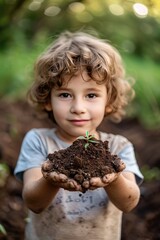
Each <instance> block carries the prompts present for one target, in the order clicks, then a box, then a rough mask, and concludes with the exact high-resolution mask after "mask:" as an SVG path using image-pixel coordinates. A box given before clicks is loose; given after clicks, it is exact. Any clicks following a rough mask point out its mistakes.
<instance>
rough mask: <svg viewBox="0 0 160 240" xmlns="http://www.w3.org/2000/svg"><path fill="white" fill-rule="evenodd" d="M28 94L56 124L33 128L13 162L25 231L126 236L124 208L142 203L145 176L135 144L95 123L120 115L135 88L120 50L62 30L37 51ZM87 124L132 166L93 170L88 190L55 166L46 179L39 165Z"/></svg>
mask: <svg viewBox="0 0 160 240" xmlns="http://www.w3.org/2000/svg"><path fill="white" fill-rule="evenodd" d="M28 96H29V99H30V101H31V102H32V103H33V104H34V105H36V106H37V107H39V108H41V109H42V110H43V111H46V112H48V115H49V116H50V117H51V118H52V119H53V121H54V122H55V123H56V124H57V127H56V128H53V129H46V128H43V129H32V130H31V131H29V132H28V133H27V134H26V136H25V138H24V141H23V144H22V148H21V152H20V155H19V159H18V162H17V166H16V168H15V175H16V177H18V178H19V179H20V180H22V181H23V198H24V201H25V203H26V205H27V207H28V208H29V209H30V210H31V211H29V216H30V222H29V223H28V224H27V227H26V238H25V239H26V240H40V239H42V240H44V239H45V240H50V239H52V240H64V239H68V240H72V239H74V240H75V239H76V240H82V239H83V240H113V239H114V240H117V239H120V237H121V218H122V212H129V211H131V210H132V209H133V208H134V207H135V206H136V205H137V203H138V201H139V197H140V191H139V187H138V184H140V182H141V181H142V179H143V176H142V174H141V172H140V171H139V168H138V165H137V163H136V159H135V155H134V150H133V146H132V144H131V143H130V142H129V141H128V140H127V139H126V138H124V137H122V136H119V135H113V134H111V133H104V132H100V131H98V130H97V128H98V126H99V125H100V123H101V122H102V120H103V118H104V117H108V118H109V117H110V118H112V119H113V120H120V119H121V118H122V115H123V114H124V107H125V106H126V105H127V104H128V102H129V100H130V98H131V97H132V96H133V89H132V87H131V85H130V84H129V82H127V80H126V79H125V74H124V69H123V66H122V63H121V57H120V55H119V53H118V52H117V50H116V49H115V48H113V47H112V46H111V45H110V44H109V43H107V42H105V41H103V40H100V39H97V38H96V37H93V36H90V35H88V34H85V33H68V32H67V33H64V34H62V35H60V36H59V38H58V39H57V40H56V41H55V42H54V44H53V45H52V46H50V47H49V49H48V50H47V51H46V52H45V53H44V54H43V55H42V56H41V57H40V58H39V59H38V61H37V63H36V66H35V81H34V84H33V86H32V87H31V89H30V91H29V94H28ZM86 131H89V133H90V134H93V135H94V136H95V137H96V138H97V139H101V140H102V141H105V140H108V141H109V148H110V151H111V153H112V154H117V155H118V156H119V157H120V158H121V159H122V160H123V161H124V162H125V164H126V169H125V170H124V171H123V172H120V173H112V174H108V175H106V176H105V178H103V179H100V178H91V180H90V181H89V182H88V183H87V184H88V185H87V186H88V191H86V192H85V193H82V194H80V191H82V189H81V186H80V185H79V184H78V183H77V182H76V181H74V180H72V179H67V176H65V175H63V174H57V173H55V172H52V176H49V178H48V180H46V179H45V178H44V177H43V175H42V172H41V165H42V163H43V162H44V161H45V160H46V158H47V155H48V154H49V153H53V152H54V151H55V150H59V149H62V148H66V147H68V146H69V145H71V144H72V142H73V141H74V140H76V138H77V137H79V136H82V135H85V133H86ZM64 179H65V181H64Z"/></svg>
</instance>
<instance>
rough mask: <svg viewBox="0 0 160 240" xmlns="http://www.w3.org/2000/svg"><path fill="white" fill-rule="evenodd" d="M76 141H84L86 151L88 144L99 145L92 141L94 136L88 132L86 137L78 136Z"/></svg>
mask: <svg viewBox="0 0 160 240" xmlns="http://www.w3.org/2000/svg"><path fill="white" fill-rule="evenodd" d="M78 139H84V140H85V141H86V143H85V145H84V147H85V149H87V147H88V146H89V144H90V143H99V142H98V141H96V140H94V135H90V134H89V132H88V131H86V136H80V137H78Z"/></svg>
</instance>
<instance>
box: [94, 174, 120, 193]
mask: <svg viewBox="0 0 160 240" xmlns="http://www.w3.org/2000/svg"><path fill="white" fill-rule="evenodd" d="M120 173H121V172H118V173H117V172H112V173H108V174H106V175H105V176H103V178H100V177H93V178H91V179H90V181H89V189H90V190H94V189H96V188H100V187H106V186H108V185H109V184H111V183H112V182H114V181H115V180H116V179H117V178H118V176H119V175H120Z"/></svg>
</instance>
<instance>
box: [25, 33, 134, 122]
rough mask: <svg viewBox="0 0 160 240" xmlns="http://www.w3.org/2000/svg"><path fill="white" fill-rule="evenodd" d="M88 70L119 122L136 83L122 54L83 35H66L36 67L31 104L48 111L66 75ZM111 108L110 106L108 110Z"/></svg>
mask: <svg viewBox="0 0 160 240" xmlns="http://www.w3.org/2000/svg"><path fill="white" fill-rule="evenodd" d="M83 70H85V71H86V72H87V74H88V76H89V77H90V78H91V79H93V80H94V81H96V83H97V84H105V85H106V89H107V97H108V99H107V108H106V114H105V115H106V116H109V117H110V118H111V119H112V120H115V121H119V120H121V118H122V116H123V115H124V114H125V106H126V105H127V104H128V102H129V101H130V100H131V99H132V97H133V95H134V90H133V88H132V84H131V83H130V82H129V81H128V80H127V79H126V78H125V71H124V67H123V64H122V60H121V56H120V54H119V53H118V51H117V50H116V49H115V48H114V47H113V46H111V45H110V44H109V43H108V42H107V41H104V40H102V39H98V38H97V37H94V36H92V35H89V34H86V33H83V32H76V33H71V32H65V33H63V34H61V35H60V36H59V37H58V39H57V40H56V41H55V42H54V43H53V44H52V45H51V46H50V47H49V48H48V49H47V50H46V51H45V52H44V53H43V54H42V55H41V56H40V57H39V59H38V60H37V62H36V64H35V81H34V83H33V85H32V87H31V89H30V90H29V92H28V98H29V101H30V102H31V103H32V104H36V105H37V106H39V107H40V108H41V109H42V110H44V111H45V105H46V104H47V103H48V102H49V101H50V94H51V89H52V88H54V87H61V86H62V85H63V84H64V83H65V77H66V76H71V77H72V76H73V75H74V74H75V73H77V72H78V71H83ZM108 106H109V107H108Z"/></svg>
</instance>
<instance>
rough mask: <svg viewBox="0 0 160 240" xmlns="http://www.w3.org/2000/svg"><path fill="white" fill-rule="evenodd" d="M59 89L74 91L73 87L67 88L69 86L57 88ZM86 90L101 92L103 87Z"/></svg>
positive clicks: (87, 89)
mask: <svg viewBox="0 0 160 240" xmlns="http://www.w3.org/2000/svg"><path fill="white" fill-rule="evenodd" d="M56 90H57V91H72V90H73V89H71V88H67V87H60V88H56ZM85 91H96V92H100V91H101V89H99V88H86V89H85Z"/></svg>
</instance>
